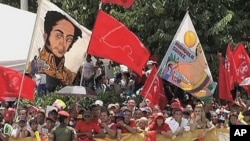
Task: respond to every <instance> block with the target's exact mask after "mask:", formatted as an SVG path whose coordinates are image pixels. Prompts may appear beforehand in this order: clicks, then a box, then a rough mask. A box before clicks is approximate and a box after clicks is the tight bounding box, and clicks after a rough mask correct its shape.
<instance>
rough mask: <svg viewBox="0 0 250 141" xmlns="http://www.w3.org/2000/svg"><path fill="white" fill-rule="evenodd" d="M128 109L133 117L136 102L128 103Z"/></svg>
mask: <svg viewBox="0 0 250 141" xmlns="http://www.w3.org/2000/svg"><path fill="white" fill-rule="evenodd" d="M127 108H128V109H129V110H130V111H131V112H132V117H133V116H134V112H135V109H136V101H135V100H134V99H129V100H128V103H127Z"/></svg>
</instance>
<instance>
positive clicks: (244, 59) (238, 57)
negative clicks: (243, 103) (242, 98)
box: [233, 43, 250, 94]
mask: <svg viewBox="0 0 250 141" xmlns="http://www.w3.org/2000/svg"><path fill="white" fill-rule="evenodd" d="M233 58H234V62H235V67H236V80H237V83H239V84H240V83H241V82H242V81H243V80H244V79H245V78H247V77H250V58H249V55H248V54H247V51H246V49H245V47H244V45H243V44H242V43H239V44H238V46H237V47H236V49H235V50H234V52H233ZM242 87H243V88H244V89H245V90H246V91H247V92H248V93H249V94H250V86H242Z"/></svg>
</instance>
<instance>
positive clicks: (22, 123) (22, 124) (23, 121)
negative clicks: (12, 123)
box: [17, 116, 27, 128]
mask: <svg viewBox="0 0 250 141" xmlns="http://www.w3.org/2000/svg"><path fill="white" fill-rule="evenodd" d="M17 123H18V125H19V126H20V127H21V128H23V127H25V126H26V125H27V124H26V119H25V118H24V117H22V116H19V117H17Z"/></svg>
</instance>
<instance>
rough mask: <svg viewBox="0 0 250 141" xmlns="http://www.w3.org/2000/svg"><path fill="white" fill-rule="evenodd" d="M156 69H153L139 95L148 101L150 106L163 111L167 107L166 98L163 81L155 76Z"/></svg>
mask: <svg viewBox="0 0 250 141" xmlns="http://www.w3.org/2000/svg"><path fill="white" fill-rule="evenodd" d="M156 72H157V68H156V67H154V68H153V69H152V71H151V73H150V75H149V77H148V78H147V80H146V82H145V84H144V86H143V89H142V92H141V95H142V96H143V97H144V98H147V99H148V100H149V101H150V106H151V107H153V106H155V105H159V106H160V108H161V109H164V108H165V107H166V105H167V97H166V95H165V91H164V87H163V81H162V79H161V78H160V77H158V76H157V74H156Z"/></svg>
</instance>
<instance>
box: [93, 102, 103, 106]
mask: <svg viewBox="0 0 250 141" xmlns="http://www.w3.org/2000/svg"><path fill="white" fill-rule="evenodd" d="M95 104H96V105H99V106H101V107H102V106H103V101H101V100H96V101H95Z"/></svg>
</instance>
